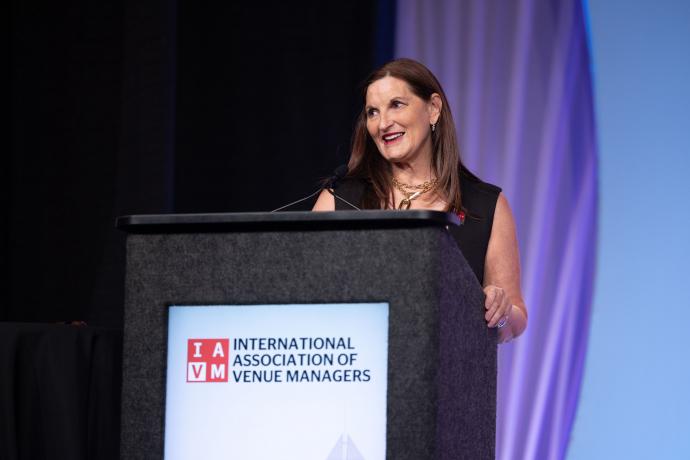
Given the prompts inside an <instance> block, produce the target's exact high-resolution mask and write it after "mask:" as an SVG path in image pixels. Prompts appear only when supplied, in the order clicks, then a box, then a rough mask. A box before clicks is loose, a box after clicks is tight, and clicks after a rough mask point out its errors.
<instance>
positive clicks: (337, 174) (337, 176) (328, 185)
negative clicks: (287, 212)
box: [271, 165, 360, 212]
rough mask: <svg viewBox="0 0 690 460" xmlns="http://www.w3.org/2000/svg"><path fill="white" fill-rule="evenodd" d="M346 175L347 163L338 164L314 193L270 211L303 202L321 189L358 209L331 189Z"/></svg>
mask: <svg viewBox="0 0 690 460" xmlns="http://www.w3.org/2000/svg"><path fill="white" fill-rule="evenodd" d="M346 175H347V165H340V166H338V167H337V168H335V171H333V175H332V176H331V177H329V178H328V179H326V180H325V181H324V183H323V185H322V186H321V187H319V189H318V190H316V191H315V192H314V193H312V194H310V195H308V196H305V197H304V198H300V199H299V200H297V201H293V202H292V203H288V204H286V205H285V206H281V207H279V208H277V209H274V210H273V211H271V212H277V211H281V210H283V209H285V208H289V207H290V206H294V205H296V204H299V203H301V202H303V201H306V200H308V199H309V198H312V197H313V196H314V195H316V194H318V193H321V191H323V190H327V191H328V193H330V194H331V195H333V196H334V197H335V198H336V199H339V200H340V201H343V202H344V203H347V204H348V205H349V206H352V207H353V208H354V209H357V210H360V209H359V208H358V207H357V206H355V205H353V204H352V203H350V202H348V201H347V200H345V199H344V198H341V197H339V196H338V195H336V193H335V191H334V190H333V189H334V188H335V186H336V184H337V183H338V182H339V181H340V180H341V179H342V178H343V177H345V176H346Z"/></svg>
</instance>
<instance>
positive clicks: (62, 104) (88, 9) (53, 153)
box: [0, 0, 395, 327]
mask: <svg viewBox="0 0 690 460" xmlns="http://www.w3.org/2000/svg"><path fill="white" fill-rule="evenodd" d="M393 3H394V2H392V1H384V0H381V1H378V2H376V1H373V0H372V1H364V0H354V1H347V2H327V1H299V2H290V1H283V2H223V3H216V4H213V5H212V6H210V5H209V4H207V3H205V2H193V1H188V0H186V1H178V2H177V3H175V2H166V1H158V2H155V1H154V2H134V1H131V0H130V1H126V2H123V3H118V2H112V3H111V2H89V1H86V0H80V1H73V2H67V3H64V2H53V3H48V2H46V3H45V4H42V5H40V6H39V5H38V4H36V3H33V2H20V1H18V0H15V1H14V2H13V4H12V6H11V21H10V25H11V30H10V77H11V108H10V116H11V132H10V137H9V139H10V148H9V149H8V150H9V154H8V155H5V158H4V163H5V164H4V167H3V168H2V169H3V177H2V179H3V184H4V186H5V195H6V196H7V198H8V200H7V202H8V204H9V205H8V208H7V212H6V213H5V222H4V225H3V240H4V242H5V244H4V246H5V247H4V248H3V257H2V264H3V267H2V268H3V269H5V270H4V272H6V273H9V275H8V277H7V278H5V279H4V283H3V284H4V285H5V286H4V288H3V289H2V297H3V298H2V305H3V307H4V308H3V309H2V310H0V320H3V321H63V320H76V319H78V320H85V321H87V322H89V324H93V325H105V326H114V327H121V324H122V302H123V293H122V287H123V276H124V235H123V234H121V233H120V232H119V231H117V230H116V229H115V227H114V224H115V218H116V216H118V215H125V214H141V213H168V212H237V211H266V210H270V209H273V208H276V207H278V206H280V205H282V204H285V203H287V202H289V201H292V200H295V199H297V198H299V197H301V196H304V195H307V194H309V193H310V192H312V191H313V190H315V189H316V187H317V183H318V181H319V180H320V179H321V178H322V177H324V176H328V175H330V174H331V173H332V171H333V169H334V168H335V167H336V166H337V165H339V164H342V163H344V162H345V161H346V159H347V156H348V149H349V142H350V133H351V129H352V126H353V123H354V119H355V116H356V114H357V111H358V109H359V84H360V83H361V81H362V80H363V79H364V77H365V76H366V75H367V74H368V73H369V72H370V71H371V70H372V69H373V67H374V66H375V65H376V64H380V63H381V62H382V61H384V60H386V59H388V58H390V56H391V55H392V28H391V24H392V23H393V21H394V15H395V13H394V11H393V10H392V8H391V5H392V4H393Z"/></svg>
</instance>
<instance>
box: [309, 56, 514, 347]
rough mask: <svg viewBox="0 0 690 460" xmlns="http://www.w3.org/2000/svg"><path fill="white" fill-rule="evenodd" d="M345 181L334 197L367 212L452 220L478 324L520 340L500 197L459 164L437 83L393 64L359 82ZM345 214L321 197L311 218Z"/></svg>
mask: <svg viewBox="0 0 690 460" xmlns="http://www.w3.org/2000/svg"><path fill="white" fill-rule="evenodd" d="M363 96H364V108H363V110H362V115H361V116H360V117H359V118H358V120H357V123H356V126H355V130H354V133H353V138H352V153H351V156H350V161H349V164H348V175H347V177H346V178H345V180H343V181H342V183H341V185H339V186H338V189H337V195H338V196H341V197H343V198H344V199H345V200H346V201H348V202H351V203H355V204H356V205H357V206H359V207H361V208H368V209H433V210H438V211H449V212H455V213H457V214H458V216H459V217H460V219H461V220H462V221H463V222H464V223H463V225H462V226H461V227H458V228H451V229H450V231H451V234H452V235H453V237H454V238H455V239H456V241H457V242H458V245H459V246H460V249H461V250H462V252H463V254H464V255H465V258H466V259H467V261H468V263H469V264H470V266H471V267H472V269H473V270H474V272H475V275H477V278H478V279H479V281H480V283H481V284H482V286H483V287H484V292H485V294H486V302H485V308H486V314H485V318H486V321H487V323H488V326H489V327H498V328H499V334H498V335H499V341H500V342H506V341H508V340H511V339H512V338H514V337H517V336H518V335H520V334H521V333H522V332H523V331H524V329H525V327H526V326H527V309H526V307H525V303H524V300H523V299H522V292H521V290H520V261H519V254H518V244H517V237H516V233H515V222H514V220H513V215H512V213H511V211H510V207H509V206H508V201H507V200H506V198H505V196H504V195H503V194H502V193H501V189H500V188H498V187H496V186H493V185H491V184H487V183H484V182H482V181H480V180H479V179H478V178H477V177H476V176H474V175H473V174H472V173H470V172H469V171H468V170H467V169H466V168H465V167H464V166H463V165H462V163H461V161H460V155H459V149H458V144H457V139H456V135H455V125H454V123H453V117H452V115H451V113H450V107H449V105H448V101H447V99H446V96H445V94H444V92H443V89H442V88H441V85H440V84H439V82H438V80H437V79H436V77H434V75H433V74H432V73H431V72H430V71H429V69H427V68H426V67H425V66H423V65H422V64H420V63H419V62H416V61H413V60H411V59H397V60H394V61H391V62H389V63H387V64H385V65H384V66H383V67H381V68H380V69H378V70H376V71H374V72H373V73H372V74H371V75H370V76H369V78H368V79H367V80H366V86H365V88H364V95H363ZM335 209H347V207H343V206H341V201H340V200H339V201H338V202H337V203H336V200H335V198H334V197H333V195H332V194H331V193H329V192H327V191H324V192H322V193H321V195H320V196H319V198H318V200H317V202H316V204H315V206H314V210H315V211H333V210H335Z"/></svg>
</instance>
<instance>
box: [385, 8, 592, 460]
mask: <svg viewBox="0 0 690 460" xmlns="http://www.w3.org/2000/svg"><path fill="white" fill-rule="evenodd" d="M397 8H398V11H397V23H396V30H397V33H396V47H395V50H396V56H398V57H403V56H406V57H412V58H416V59H419V60H421V61H422V62H424V63H425V64H427V65H428V66H429V67H430V68H431V70H432V71H433V72H434V73H435V74H436V75H437V76H438V77H439V79H440V80H441V83H442V84H443V86H444V89H445V90H446V92H447V95H448V98H449V101H450V104H451V108H452V110H453V115H454V118H455V122H456V125H457V128H458V134H459V138H460V143H461V147H462V154H463V158H464V161H465V162H466V164H467V165H468V166H469V167H470V169H472V170H473V171H474V172H476V173H477V174H478V175H479V176H480V177H481V178H483V179H484V180H486V181H489V182H493V183H495V184H497V185H500V186H501V187H502V188H503V191H504V193H505V195H506V197H507V198H508V201H509V202H510V203H511V205H512V208H513V211H514V213H515V217H516V221H517V228H518V237H519V241H520V248H521V251H522V263H523V266H522V269H523V270H522V284H523V288H524V294H525V300H526V302H527V306H528V309H529V327H528V329H527V332H526V333H525V334H524V335H523V336H522V337H520V339H519V340H517V341H515V342H514V343H512V344H508V345H503V346H501V347H500V358H499V359H500V362H499V414H498V439H497V442H498V445H497V458H500V459H506V460H509V459H516V458H521V459H545V458H549V459H555V458H563V457H564V455H565V452H566V448H567V445H568V438H569V436H570V431H571V427H572V424H573V419H574V415H575V409H576V406H577V400H578V394H579V389H580V382H581V378H582V369H583V360H584V356H585V351H586V342H587V334H588V329H589V316H590V303H591V297H592V281H593V268H594V260H595V248H596V247H595V233H596V215H597V154H596V153H597V152H596V133H595V128H594V116H593V107H592V92H591V82H590V72H589V66H590V59H589V50H588V47H587V35H586V33H585V22H584V20H583V9H582V5H581V4H580V1H579V0H562V1H549V2H543V1H533V0H520V1H512V2H505V1H498V0H470V1H465V2H457V1H455V0H446V1H437V2H426V1H422V0H399V1H398V5H397Z"/></svg>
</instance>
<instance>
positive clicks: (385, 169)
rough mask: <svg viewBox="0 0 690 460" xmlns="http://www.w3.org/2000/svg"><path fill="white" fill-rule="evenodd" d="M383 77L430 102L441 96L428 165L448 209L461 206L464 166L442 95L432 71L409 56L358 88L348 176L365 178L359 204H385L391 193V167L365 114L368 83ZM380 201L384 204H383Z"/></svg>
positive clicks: (376, 74)
mask: <svg viewBox="0 0 690 460" xmlns="http://www.w3.org/2000/svg"><path fill="white" fill-rule="evenodd" d="M384 77H394V78H398V79H400V80H403V81H404V82H406V83H407V84H408V85H409V87H410V89H411V90H412V92H413V93H414V94H415V95H416V96H418V97H419V98H421V99H422V100H424V101H427V102H428V101H430V100H431V96H432V95H433V94H434V93H437V94H438V95H440V96H441V102H442V106H441V115H440V117H439V119H438V122H437V124H436V128H435V130H434V131H433V132H432V133H431V140H432V160H431V167H432V170H433V171H434V174H435V175H436V178H437V180H438V182H437V186H436V192H437V193H438V194H439V195H440V196H441V198H442V199H443V200H444V201H445V202H446V203H448V210H449V211H451V210H455V211H460V210H461V209H462V196H461V193H460V175H459V171H460V170H461V168H462V169H464V168H463V167H462V163H461V162H460V151H459V148H458V141H457V136H456V134H455V124H454V123H453V115H451V113H450V105H449V104H448V99H447V98H446V94H445V93H444V92H443V88H441V84H440V83H439V82H438V80H437V79H436V77H435V76H434V74H432V73H431V71H430V70H429V69H427V68H426V67H425V66H424V65H423V64H421V63H419V62H417V61H414V60H412V59H405V58H402V59H396V60H393V61H390V62H388V63H386V64H384V65H383V66H382V67H380V68H379V69H377V70H375V71H373V72H372V73H371V74H370V75H369V77H367V79H366V80H365V82H364V85H363V89H362V112H361V114H360V115H359V116H358V117H357V122H356V123H355V128H354V132H353V134H352V153H351V154H350V161H349V162H348V165H347V166H348V171H349V172H348V176H352V177H357V178H361V179H366V180H367V181H368V182H369V184H370V186H371V188H370V190H369V193H365V195H364V198H363V202H362V205H363V206H364V207H366V208H381V207H386V206H387V203H388V202H389V197H390V195H391V192H392V187H393V184H392V182H391V175H392V169H391V168H392V167H391V165H390V164H389V163H388V162H387V161H386V160H385V159H384V158H383V156H381V154H380V153H379V151H378V149H377V148H376V144H374V140H373V139H372V138H371V136H370V135H369V132H368V131H367V120H366V113H365V108H364V107H365V105H366V94H367V89H368V88H369V85H371V84H372V83H373V82H375V81H377V80H380V79H382V78H384ZM384 203H386V204H385V205H384Z"/></svg>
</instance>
